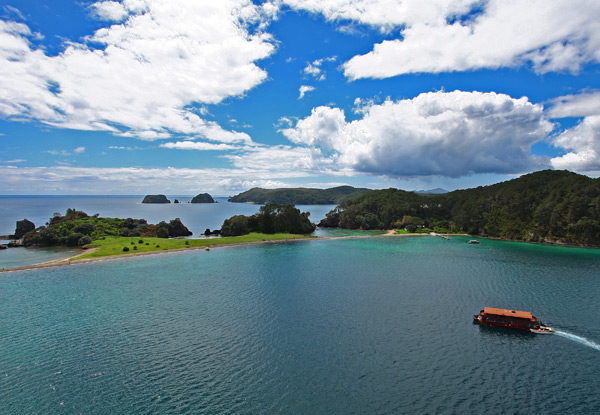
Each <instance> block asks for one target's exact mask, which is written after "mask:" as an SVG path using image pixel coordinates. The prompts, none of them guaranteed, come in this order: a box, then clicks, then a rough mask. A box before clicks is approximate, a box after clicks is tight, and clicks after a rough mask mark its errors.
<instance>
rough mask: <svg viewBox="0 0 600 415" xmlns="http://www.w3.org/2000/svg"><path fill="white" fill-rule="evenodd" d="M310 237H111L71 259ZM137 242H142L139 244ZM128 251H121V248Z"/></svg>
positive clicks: (260, 234)
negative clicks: (92, 249)
mask: <svg viewBox="0 0 600 415" xmlns="http://www.w3.org/2000/svg"><path fill="white" fill-rule="evenodd" d="M310 238H312V237H311V236H305V235H293V234H289V233H276V234H263V233H249V234H248V235H243V236H229V237H224V238H207V239H164V238H144V237H121V236H112V237H106V238H105V239H100V240H96V241H93V242H92V243H91V244H89V245H87V246H86V247H87V248H97V249H96V250H95V251H94V252H90V253H86V254H82V255H79V256H78V257H76V258H73V259H84V258H99V257H105V256H111V255H128V254H134V253H137V252H158V251H168V250H170V249H182V248H191V247H212V246H220V245H231V244H240V243H251V242H262V241H281V240H287V239H310ZM139 241H143V242H142V243H140V242H139ZM124 247H127V248H129V251H123V248H124Z"/></svg>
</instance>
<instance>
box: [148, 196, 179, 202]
mask: <svg viewBox="0 0 600 415" xmlns="http://www.w3.org/2000/svg"><path fill="white" fill-rule="evenodd" d="M142 203H171V201H170V200H169V199H167V196H165V195H146V196H145V197H144V200H142ZM178 203H179V202H178Z"/></svg>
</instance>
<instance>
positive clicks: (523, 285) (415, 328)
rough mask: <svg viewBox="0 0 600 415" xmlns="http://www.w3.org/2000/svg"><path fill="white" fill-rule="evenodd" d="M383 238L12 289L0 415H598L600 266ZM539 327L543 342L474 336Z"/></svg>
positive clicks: (10, 278)
mask: <svg viewBox="0 0 600 415" xmlns="http://www.w3.org/2000/svg"><path fill="white" fill-rule="evenodd" d="M467 240H468V238H461V237H452V238H451V239H450V240H449V241H445V240H442V239H440V238H435V237H429V236H423V237H381V236H380V237H369V238H360V239H335V240H312V241H301V242H294V243H276V244H264V245H253V246H238V247H223V248H218V249H212V250H210V251H191V252H174V253H167V254H160V255H153V256H146V257H135V258H125V259H114V260H105V261H100V262H94V263H89V264H80V265H73V266H69V267H61V268H50V269H39V270H28V271H18V272H10V273H5V274H1V275H0V304H2V318H1V319H0V412H1V413H15V414H20V413H58V414H60V413H94V414H111V413H131V414H223V413H225V414H273V413H286V414H340V413H342V414H414V413H419V414H420V413H423V414H434V413H435V414H457V413H460V414H482V413H487V414H530V413H544V414H583V413H585V414H588V413H589V414H591V413H599V412H600V397H599V396H598V394H597V391H598V390H600V380H599V378H598V376H597V373H598V372H599V371H600V346H599V343H600V308H599V307H598V294H600V279H599V277H598V275H599V272H598V271H600V253H599V251H597V250H588V249H581V248H562V247H552V246H541V245H530V244H523V243H511V242H502V241H490V240H482V241H481V244H479V245H469V244H467V243H466V242H467ZM484 306H492V307H502V308H513V309H522V310H527V311H532V312H533V314H534V315H536V316H538V317H539V318H541V319H542V320H543V321H544V322H545V323H547V324H548V325H551V326H553V327H555V328H556V329H557V334H555V335H552V336H544V335H534V334H530V333H526V332H520V331H511V330H506V329H491V328H487V327H480V326H477V325H473V324H472V315H473V314H476V313H477V312H479V310H480V309H481V308H483V307H484Z"/></svg>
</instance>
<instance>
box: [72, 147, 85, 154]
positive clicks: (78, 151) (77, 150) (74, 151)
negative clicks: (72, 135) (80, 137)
mask: <svg viewBox="0 0 600 415" xmlns="http://www.w3.org/2000/svg"><path fill="white" fill-rule="evenodd" d="M73 153H76V154H82V153H85V147H77V148H76V149H75V150H73Z"/></svg>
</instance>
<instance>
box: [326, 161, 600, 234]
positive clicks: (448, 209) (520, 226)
mask: <svg viewBox="0 0 600 415" xmlns="http://www.w3.org/2000/svg"><path fill="white" fill-rule="evenodd" d="M410 224H412V225H414V226H416V227H424V228H427V229H431V230H436V231H439V232H460V233H468V234H472V235H482V236H491V237H499V238H506V239H511V240H520V241H530V242H550V243H565V244H580V245H594V246H598V245H600V179H592V178H589V177H587V176H583V175H580V174H576V173H572V172H569V171H564V170H562V171H556V170H544V171H539V172H535V173H531V174H527V175H524V176H521V177H520V178H517V179H514V180H510V181H506V182H502V183H497V184H494V185H491V186H483V187H477V188H474V189H467V190H456V191H454V192H450V193H447V194H445V195H433V196H427V195H421V194H416V193H413V192H406V191H403V190H398V189H385V190H374V191H371V192H369V193H367V194H365V195H363V196H360V197H358V198H355V199H351V200H347V201H346V202H343V203H341V204H340V205H339V206H337V207H336V208H335V209H334V210H332V211H331V212H329V213H328V214H327V217H326V218H325V219H323V220H322V221H321V222H320V224H319V225H320V226H323V227H340V228H346V229H392V228H398V227H403V226H407V225H410Z"/></svg>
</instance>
